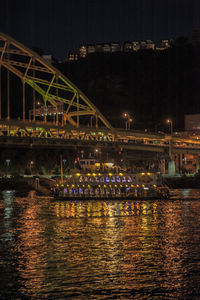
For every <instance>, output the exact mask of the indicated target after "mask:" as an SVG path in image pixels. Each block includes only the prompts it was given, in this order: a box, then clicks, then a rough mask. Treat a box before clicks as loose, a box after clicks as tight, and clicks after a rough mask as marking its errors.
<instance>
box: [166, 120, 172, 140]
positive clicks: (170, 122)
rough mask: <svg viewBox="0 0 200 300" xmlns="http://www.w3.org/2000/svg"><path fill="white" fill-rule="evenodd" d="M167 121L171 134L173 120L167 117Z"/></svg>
mask: <svg viewBox="0 0 200 300" xmlns="http://www.w3.org/2000/svg"><path fill="white" fill-rule="evenodd" d="M167 123H168V124H170V133H171V136H172V134H173V121H172V120H171V119H167Z"/></svg>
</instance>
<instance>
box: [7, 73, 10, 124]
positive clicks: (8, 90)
mask: <svg viewBox="0 0 200 300" xmlns="http://www.w3.org/2000/svg"><path fill="white" fill-rule="evenodd" d="M7 120H8V121H9V120H10V71H9V70H7Z"/></svg>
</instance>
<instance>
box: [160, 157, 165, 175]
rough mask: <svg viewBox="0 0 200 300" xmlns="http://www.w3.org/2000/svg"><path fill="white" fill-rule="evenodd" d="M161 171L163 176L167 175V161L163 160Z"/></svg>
mask: <svg viewBox="0 0 200 300" xmlns="http://www.w3.org/2000/svg"><path fill="white" fill-rule="evenodd" d="M160 169H161V173H162V174H166V161H165V159H161V162H160Z"/></svg>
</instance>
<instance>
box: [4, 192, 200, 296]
mask: <svg viewBox="0 0 200 300" xmlns="http://www.w3.org/2000/svg"><path fill="white" fill-rule="evenodd" d="M176 193H177V195H175V196H174V199H172V200H167V201H163V200H161V201H159V200H157V201H85V202H81V201H71V202H53V201H51V200H49V199H48V198H45V197H44V198H37V197H36V198H34V197H33V198H31V197H30V198H14V197H13V192H11V191H4V192H3V193H1V194H0V273H1V277H0V299H200V191H198V190H196V191H194V190H182V191H178V192H176ZM176 198H178V200H177V199H176ZM180 198H181V199H180Z"/></svg>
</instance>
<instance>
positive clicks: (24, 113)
mask: <svg viewBox="0 0 200 300" xmlns="http://www.w3.org/2000/svg"><path fill="white" fill-rule="evenodd" d="M22 89H23V90H22V93H23V95H22V96H23V121H24V122H25V120H26V110H25V82H24V81H22Z"/></svg>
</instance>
